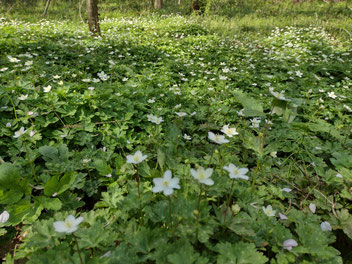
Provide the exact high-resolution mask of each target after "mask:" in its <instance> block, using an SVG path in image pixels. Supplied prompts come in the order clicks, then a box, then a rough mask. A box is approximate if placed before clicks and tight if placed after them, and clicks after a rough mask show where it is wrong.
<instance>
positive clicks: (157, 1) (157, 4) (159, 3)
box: [154, 0, 163, 9]
mask: <svg viewBox="0 0 352 264" xmlns="http://www.w3.org/2000/svg"><path fill="white" fill-rule="evenodd" d="M162 7H163V0H155V2H154V8H156V9H161V8H162Z"/></svg>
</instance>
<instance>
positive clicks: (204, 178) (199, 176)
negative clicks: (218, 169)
mask: <svg viewBox="0 0 352 264" xmlns="http://www.w3.org/2000/svg"><path fill="white" fill-rule="evenodd" d="M191 174H192V176H193V178H194V179H196V180H198V181H199V182H200V183H203V184H205V185H213V184H214V181H213V180H212V179H210V176H211V175H212V174H213V169H211V168H208V169H204V168H203V167H201V166H199V168H198V169H197V170H194V169H191Z"/></svg>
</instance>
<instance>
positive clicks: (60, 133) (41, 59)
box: [0, 16, 352, 264]
mask: <svg viewBox="0 0 352 264" xmlns="http://www.w3.org/2000/svg"><path fill="white" fill-rule="evenodd" d="M102 30H103V32H104V34H103V36H102V37H97V38H94V37H92V36H90V35H89V34H88V33H87V32H86V28H85V26H84V27H83V26H78V25H72V24H70V23H68V22H49V21H41V22H37V23H25V22H20V21H10V20H6V19H5V20H2V21H1V24H0V60H1V68H0V82H1V90H0V104H1V105H0V106H1V108H0V139H1V140H0V157H1V159H0V160H1V165H0V213H3V212H4V211H6V212H8V215H7V214H6V213H3V214H2V216H1V218H0V220H1V222H3V223H0V227H1V229H0V232H1V233H0V234H1V235H2V236H1V238H0V239H1V240H0V243H1V244H2V245H6V243H7V242H8V241H11V240H13V238H14V237H15V238H16V239H17V240H21V242H22V243H21V244H20V243H18V244H17V246H16V249H15V254H14V255H15V258H16V259H25V260H26V261H27V262H28V263H80V261H82V262H84V263H180V264H181V263H182V264H184V263H266V262H268V261H270V263H342V261H343V259H344V261H345V263H348V261H349V260H350V259H351V252H350V250H349V248H350V247H351V238H352V217H351V214H350V212H351V200H352V193H351V188H352V172H351V169H352V155H351V147H352V145H351V144H352V140H351V137H350V134H351V121H352V120H351V117H350V115H351V112H352V98H351V92H350V89H351V86H352V81H351V78H352V72H351V70H352V66H351V64H350V63H349V62H350V61H351V59H352V53H351V52H352V47H351V45H350V43H347V42H346V43H345V42H341V41H339V40H337V39H334V38H333V37H331V36H330V35H329V34H327V33H326V32H324V30H322V29H321V28H313V27H309V28H304V29H302V28H295V27H286V28H281V29H280V28H277V29H276V30H274V31H273V32H272V33H271V34H270V35H269V36H262V37H260V36H259V37H258V38H257V40H251V41H249V40H247V41H245V40H239V39H236V38H221V37H219V36H217V35H215V34H211V33H209V32H208V30H207V28H206V27H204V26H202V25H201V24H199V21H198V20H197V19H196V18H189V19H186V18H184V17H179V16H149V17H144V18H126V19H118V20H117V19H105V20H104V21H103V22H102ZM226 125H228V127H226ZM224 126H225V127H224ZM228 128H233V129H228ZM137 151H141V152H142V153H143V155H145V156H140V157H135V159H134V158H133V157H131V156H129V155H133V154H135V153H136V152H137ZM231 164H233V165H231ZM234 166H236V167H234ZM201 167H203V168H205V169H208V170H205V172H203V171H202V170H201V169H199V168H201ZM239 168H242V170H240V169H239ZM209 169H210V170H209ZM246 169H248V171H247V170H246ZM170 174H171V175H172V177H174V178H178V179H179V182H177V180H174V181H172V180H170V179H169V178H168V177H169V176H170ZM163 176H164V179H163V180H162V181H161V180H157V178H161V177H163ZM171 187H173V188H171ZM173 189H174V190H173ZM170 193H171V195H169V194H170ZM71 214H72V215H74V216H75V217H82V218H80V219H79V221H78V222H80V223H79V225H78V222H77V230H75V227H76V224H75V223H74V222H72V221H71V222H70V221H69V220H70V218H69V219H68V220H67V222H66V225H63V224H62V223H61V222H60V221H64V220H65V219H67V217H68V216H69V215H71ZM54 223H55V224H54ZM63 231H66V233H65V232H63ZM17 242H19V241H17ZM77 243H78V245H79V248H80V250H78V249H77ZM12 252H13V251H12ZM2 253H3V252H2ZM80 258H81V259H82V260H80ZM11 259H12V257H11V256H10V254H8V256H7V261H8V263H11V261H12V260H11Z"/></svg>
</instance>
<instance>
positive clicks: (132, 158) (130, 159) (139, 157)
mask: <svg viewBox="0 0 352 264" xmlns="http://www.w3.org/2000/svg"><path fill="white" fill-rule="evenodd" d="M147 157H148V156H147V155H143V154H142V152H141V151H140V150H138V151H137V152H136V153H135V154H134V155H127V163H132V164H138V163H141V162H142V161H143V160H145V159H146V158H147Z"/></svg>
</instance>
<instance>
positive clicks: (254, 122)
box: [250, 118, 261, 128]
mask: <svg viewBox="0 0 352 264" xmlns="http://www.w3.org/2000/svg"><path fill="white" fill-rule="evenodd" d="M251 122H252V125H251V126H250V127H253V128H258V127H259V124H260V122H261V120H260V118H253V119H251Z"/></svg>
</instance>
